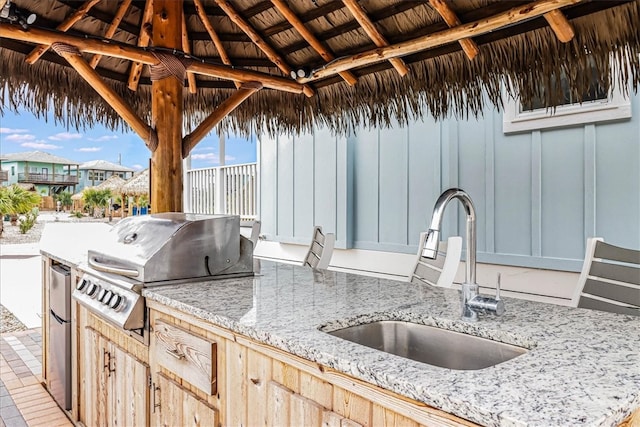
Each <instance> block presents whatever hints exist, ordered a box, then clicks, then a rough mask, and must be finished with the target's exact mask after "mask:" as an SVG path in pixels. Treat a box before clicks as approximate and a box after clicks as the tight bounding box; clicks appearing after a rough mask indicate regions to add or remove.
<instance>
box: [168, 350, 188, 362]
mask: <svg viewBox="0 0 640 427" xmlns="http://www.w3.org/2000/svg"><path fill="white" fill-rule="evenodd" d="M167 353H169V354H170V355H171V356H173V357H175V358H176V359H178V360H182V359H184V358H185V355H184V353H182V352H181V351H178V350H169V349H167Z"/></svg>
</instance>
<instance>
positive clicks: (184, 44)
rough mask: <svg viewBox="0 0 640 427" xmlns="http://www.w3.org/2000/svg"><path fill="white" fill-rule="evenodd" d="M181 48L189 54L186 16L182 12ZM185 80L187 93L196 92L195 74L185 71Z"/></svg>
mask: <svg viewBox="0 0 640 427" xmlns="http://www.w3.org/2000/svg"><path fill="white" fill-rule="evenodd" d="M182 50H183V51H184V53H186V54H188V55H190V54H191V46H189V31H188V30H187V18H185V16H184V13H183V14H182ZM187 81H188V82H189V93H196V92H197V91H198V87H197V86H196V75H195V74H194V73H193V72H191V71H189V72H187Z"/></svg>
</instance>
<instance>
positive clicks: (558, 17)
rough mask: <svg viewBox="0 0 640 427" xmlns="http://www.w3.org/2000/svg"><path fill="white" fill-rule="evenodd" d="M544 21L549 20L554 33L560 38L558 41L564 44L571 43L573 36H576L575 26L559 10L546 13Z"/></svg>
mask: <svg viewBox="0 0 640 427" xmlns="http://www.w3.org/2000/svg"><path fill="white" fill-rule="evenodd" d="M544 19H546V20H547V22H548V23H549V26H550V27H551V29H552V30H553V32H554V33H556V37H558V40H560V41H561V42H562V43H568V42H570V41H571V39H573V36H575V32H574V30H573V25H571V23H570V22H569V20H568V19H567V18H566V16H564V14H563V13H562V12H561V11H559V10H558V9H556V10H552V11H551V12H549V13H545V14H544Z"/></svg>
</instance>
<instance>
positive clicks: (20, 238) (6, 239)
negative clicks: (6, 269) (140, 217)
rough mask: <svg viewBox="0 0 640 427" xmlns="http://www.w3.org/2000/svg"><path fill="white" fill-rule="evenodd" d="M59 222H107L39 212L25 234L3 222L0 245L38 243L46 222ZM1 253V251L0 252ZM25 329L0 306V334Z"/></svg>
mask: <svg viewBox="0 0 640 427" xmlns="http://www.w3.org/2000/svg"><path fill="white" fill-rule="evenodd" d="M117 220H118V218H113V221H112V224H115V223H116V222H117ZM51 221H60V222H108V221H109V220H108V218H99V219H96V218H91V217H82V218H76V217H74V216H71V215H69V214H68V213H64V212H63V213H59V214H57V215H56V213H55V212H41V213H40V215H38V220H37V221H36V224H35V225H34V226H33V228H32V229H31V230H29V231H27V232H26V233H25V234H22V233H20V227H19V226H18V225H11V224H10V223H9V221H5V222H4V224H3V225H4V231H3V232H2V235H1V236H0V245H15V244H25V243H38V242H39V241H40V237H41V236H42V230H44V226H45V224H46V223H47V222H51ZM0 253H1V250H0ZM25 329H27V328H26V327H25V325H23V324H22V322H20V320H18V319H17V318H16V317H15V316H14V315H13V314H12V313H11V312H10V311H9V310H7V309H6V308H5V307H4V306H2V305H0V333H5V332H17V331H23V330H25Z"/></svg>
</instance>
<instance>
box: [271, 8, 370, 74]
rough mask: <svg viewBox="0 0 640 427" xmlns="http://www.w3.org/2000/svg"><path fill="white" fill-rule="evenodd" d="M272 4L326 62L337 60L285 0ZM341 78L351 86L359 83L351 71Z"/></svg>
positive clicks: (342, 72)
mask: <svg viewBox="0 0 640 427" xmlns="http://www.w3.org/2000/svg"><path fill="white" fill-rule="evenodd" d="M271 3H273V5H274V6H275V7H276V9H278V10H279V11H280V13H281V14H282V15H283V16H284V18H285V19H286V20H287V21H288V22H289V23H290V24H291V25H292V26H293V28H295V29H296V31H297V32H298V33H300V35H301V36H302V38H303V39H304V40H305V41H306V42H307V43H309V46H311V47H312V48H313V49H314V50H315V51H316V52H318V54H319V55H320V56H321V57H322V59H324V60H325V62H331V61H333V60H334V59H336V57H335V55H334V54H333V53H331V51H329V49H328V48H326V47H325V45H324V44H322V42H321V41H320V40H318V39H317V38H316V36H315V35H314V34H313V33H312V32H311V31H309V29H308V28H307V27H305V25H304V23H303V22H302V21H301V20H300V18H298V15H296V14H295V12H294V11H293V10H291V8H290V7H289V6H288V5H287V4H286V3H285V2H284V1H283V0H271ZM338 74H339V75H340V77H342V78H343V79H344V81H346V82H347V83H348V84H349V85H350V86H353V85H355V84H356V83H357V82H358V79H357V77H356V76H354V75H353V73H351V72H349V71H341V72H339V73H338Z"/></svg>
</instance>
